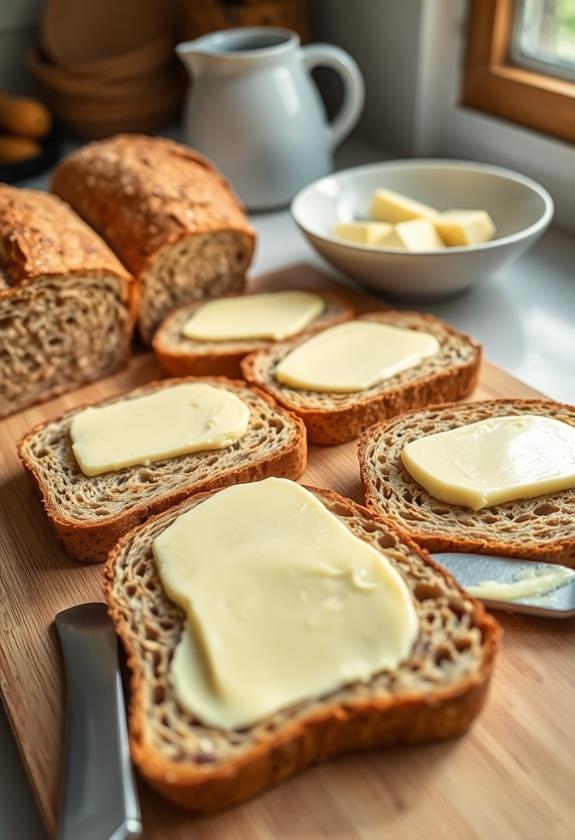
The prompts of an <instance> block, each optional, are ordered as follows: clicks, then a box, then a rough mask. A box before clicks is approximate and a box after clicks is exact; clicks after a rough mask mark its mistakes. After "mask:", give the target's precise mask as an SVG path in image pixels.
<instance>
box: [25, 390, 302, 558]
mask: <svg viewBox="0 0 575 840" xmlns="http://www.w3.org/2000/svg"><path fill="white" fill-rule="evenodd" d="M193 381H195V380H194V379H193V378H188V379H168V380H163V381H161V382H152V383H150V384H148V385H146V386H144V387H143V388H137V389H136V390H134V391H131V392H129V393H128V394H121V395H119V396H115V397H113V398H112V399H108V400H104V401H102V402H100V403H98V405H110V404H112V403H115V402H118V401H119V400H123V399H135V398H136V397H139V396H142V395H143V394H146V393H150V392H152V391H156V390H159V389H162V388H166V387H169V386H170V385H173V384H176V383H178V382H193ZM201 381H202V383H206V384H210V385H213V386H214V387H216V388H225V389H226V390H229V391H232V392H233V393H234V394H235V395H236V396H237V397H239V398H240V399H241V400H242V401H243V402H244V403H245V404H246V405H247V406H248V408H249V411H250V421H249V425H248V429H247V431H246V433H245V434H244V435H243V436H242V437H241V438H240V439H239V440H238V441H236V443H234V444H232V445H231V446H228V447H226V448H224V449H218V450H210V451H204V452H194V453H191V454H189V455H182V456H179V457H177V458H167V459H165V460H162V461H156V462H154V463H152V464H151V465H149V466H132V467H124V468H123V469H119V470H116V471H114V472H113V473H105V474H103V475H99V476H86V475H84V474H83V473H82V471H81V470H80V467H79V466H78V463H77V461H76V459H75V457H74V454H73V452H72V446H71V441H70V434H69V432H70V424H71V421H72V418H73V417H74V415H76V414H77V413H78V412H79V411H81V410H82V409H83V408H84V406H80V407H78V408H75V409H73V410H72V411H69V412H67V413H66V414H64V415H63V416H62V417H60V418H59V419H56V420H52V421H49V422H48V423H43V424H41V425H40V426H38V427H36V428H35V429H33V430H32V431H31V432H30V433H29V434H28V435H26V436H25V437H24V438H23V439H22V440H21V441H20V443H19V446H18V454H19V456H20V459H21V461H22V464H23V465H24V468H25V469H26V470H27V471H28V473H29V474H30V476H31V478H32V480H33V482H34V484H35V486H36V488H37V490H38V491H39V493H40V495H41V497H42V501H43V504H44V508H45V510H46V513H47V514H48V518H49V519H50V521H51V523H52V525H53V527H54V529H55V531H56V534H57V535H58V537H59V538H60V540H61V541H62V543H63V545H64V548H65V550H66V552H67V553H68V554H69V555H70V556H71V557H73V558H75V559H76V560H79V561H81V562H83V563H96V562H100V561H102V560H105V558H106V556H107V553H108V551H109V550H110V549H111V548H112V546H113V545H114V544H115V543H116V541H117V540H118V539H119V538H120V537H121V536H122V534H125V533H126V532H127V531H128V530H130V528H133V527H134V526H135V525H137V524H139V523H140V522H143V521H144V520H145V519H147V518H148V517H149V516H150V515H151V514H154V513H157V512H159V511H162V510H165V509H166V508H168V507H169V506H170V505H173V504H176V503H177V502H180V501H181V500H182V499H185V498H187V497H188V496H190V495H192V494H193V493H198V492H201V491H205V490H212V489H215V488H221V487H226V486H228V485H230V484H237V483H239V482H243V481H255V480H259V479H262V478H267V477H268V476H272V475H275V476H280V477H285V478H294V479H295V478H298V477H299V476H300V475H301V473H302V472H303V470H304V469H305V465H306V457H307V445H306V435H305V427H304V425H303V423H302V422H301V420H299V418H297V417H296V416H295V415H293V414H291V413H289V412H287V411H285V410H283V409H282V408H280V407H279V406H277V405H276V404H275V403H274V401H273V400H272V399H270V397H268V396H267V394H264V393H262V392H260V391H258V390H257V389H255V388H250V387H249V386H248V385H246V383H245V382H235V381H232V380H229V379H223V378H220V379H218V378H213V379H202V380H201Z"/></svg>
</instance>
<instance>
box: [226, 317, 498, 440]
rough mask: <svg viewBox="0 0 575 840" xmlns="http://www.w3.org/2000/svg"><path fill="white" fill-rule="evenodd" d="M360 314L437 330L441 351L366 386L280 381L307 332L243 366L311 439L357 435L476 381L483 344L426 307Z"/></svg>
mask: <svg viewBox="0 0 575 840" xmlns="http://www.w3.org/2000/svg"><path fill="white" fill-rule="evenodd" d="M359 320H368V321H376V322H378V323H380V324H390V325H392V326H394V327H401V328H403V329H409V330H418V331H420V332H426V333H429V334H430V335H433V336H435V338H436V339H437V341H438V342H439V345H440V349H439V352H438V353H436V354H435V355H434V356H430V357H429V358H427V359H424V361H423V362H421V364H419V365H417V366H416V367H413V368H410V369H408V370H404V371H403V372H401V373H398V374H397V375H396V376H393V377H390V378H389V379H386V380H385V381H384V382H380V383H379V384H377V385H374V386H373V387H371V388H368V389H367V390H365V391H356V392H354V393H351V394H349V393H348V394H330V393H317V392H314V391H304V390H298V389H295V388H290V387H288V386H287V385H282V384H281V383H279V382H278V381H277V380H276V378H275V376H274V370H275V368H276V366H277V365H278V364H279V362H280V361H281V360H282V359H283V358H284V356H286V355H287V354H288V353H289V352H290V351H291V350H293V348H294V347H295V346H296V345H297V344H300V343H301V342H302V341H305V337H302V338H299V339H293V340H292V341H286V342H282V343H281V344H276V345H274V346H272V347H270V348H269V349H268V350H262V351H259V352H257V353H252V354H250V355H249V356H247V357H246V358H245V359H244V361H243V362H242V370H243V373H244V376H245V378H246V379H247V380H248V382H252V383H253V384H254V385H258V386H259V387H260V388H263V389H264V390H265V391H267V392H268V393H269V394H271V395H272V396H273V397H274V399H276V400H277V401H278V402H279V403H281V405H283V406H285V408H288V409H290V410H291V411H294V412H295V413H296V414H297V415H298V416H299V417H301V418H302V420H303V421H304V423H305V425H306V427H307V433H308V439H309V441H310V443H321V444H337V443H344V442H345V441H346V440H351V439H352V438H355V437H357V436H358V435H359V434H361V432H363V431H364V429H366V428H367V427H368V426H371V425H373V424H374V423H377V422H378V421H379V420H384V419H387V418H389V417H395V416H396V415H397V414H401V413H402V412H404V411H408V410H409V409H411V408H419V407H420V406H424V405H430V404H433V403H438V402H450V401H451V400H459V399H462V398H463V397H466V396H468V395H469V394H470V393H471V392H472V391H473V389H474V388H475V386H476V384H477V378H478V376H479V365H480V362H481V346H480V345H479V344H478V343H477V342H476V341H474V340H473V339H472V338H469V337H468V336H466V335H464V334H463V333H460V332H458V331H457V330H456V329H454V328H453V327H450V326H448V325H447V324H445V323H444V322H443V321H440V320H439V319H438V318H434V317H433V315H424V314H422V313H421V312H399V311H393V310H389V311H385V312H369V313H367V314H365V315H360V316H359Z"/></svg>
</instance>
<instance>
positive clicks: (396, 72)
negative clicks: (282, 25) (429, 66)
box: [310, 0, 425, 155]
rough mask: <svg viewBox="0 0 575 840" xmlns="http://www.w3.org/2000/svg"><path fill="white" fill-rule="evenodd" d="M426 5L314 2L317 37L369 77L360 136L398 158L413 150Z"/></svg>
mask: <svg viewBox="0 0 575 840" xmlns="http://www.w3.org/2000/svg"><path fill="white" fill-rule="evenodd" d="M422 2H425V0H400V1H399V2H397V0H310V15H311V33H312V36H313V39H314V40H322V41H328V42H329V43H332V44H337V45H338V46H340V47H343V49H345V50H347V51H348V52H349V53H351V55H352V56H353V57H354V58H355V60H356V61H357V63H358V64H359V66H360V67H361V70H362V72H363V74H364V76H365V80H366V102H365V110H364V113H363V116H362V118H361V120H360V123H359V126H358V129H357V131H358V133H359V134H360V135H361V136H363V137H365V138H366V139H368V140H373V141H374V142H376V143H379V144H381V145H382V146H383V148H385V149H386V151H389V152H392V153H394V154H398V155H401V154H403V155H406V154H411V153H412V150H413V143H414V130H415V107H414V106H415V100H416V84H417V66H418V63H417V55H418V48H419V22H420V14H421V5H422Z"/></svg>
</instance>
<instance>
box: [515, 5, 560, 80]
mask: <svg viewBox="0 0 575 840" xmlns="http://www.w3.org/2000/svg"><path fill="white" fill-rule="evenodd" d="M511 60H512V61H513V63H514V64H517V65H519V66H520V67H528V68H529V69H531V70H538V71H539V72H540V73H548V74H549V75H551V76H558V77H559V78H561V79H570V80H571V81H575V0H522V2H520V3H519V5H518V8H517V12H516V15H515V26H514V32H513V40H512V42H511Z"/></svg>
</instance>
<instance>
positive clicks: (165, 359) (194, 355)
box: [152, 289, 354, 376]
mask: <svg viewBox="0 0 575 840" xmlns="http://www.w3.org/2000/svg"><path fill="white" fill-rule="evenodd" d="M314 293H315V294H318V295H320V296H321V297H322V298H323V299H324V301H325V309H324V311H323V312H322V313H321V315H320V316H319V317H318V318H316V319H315V321H313V322H312V323H311V324H309V325H308V326H307V327H306V329H305V330H303V332H304V333H305V334H306V335H311V334H312V333H314V332H318V331H319V330H323V329H326V328H327V327H333V326H334V325H335V324H339V323H341V322H342V321H347V320H348V319H350V318H353V315H354V311H353V308H352V306H351V304H349V303H348V302H347V301H346V300H345V299H344V298H343V297H340V296H339V295H337V294H334V293H333V292H327V291H323V290H321V289H319V290H314ZM201 305H202V304H201V303H190V304H188V305H187V306H183V307H181V308H180V309H177V310H176V311H175V312H172V313H171V314H170V315H168V317H167V318H165V319H164V321H163V322H162V323H161V324H160V326H159V327H158V329H157V330H156V333H155V335H154V339H153V341H152V347H153V349H154V353H155V354H156V356H157V357H158V360H159V362H160V364H161V365H162V367H163V368H164V369H165V370H166V371H167V372H168V373H169V374H171V375H172V376H190V375H194V376H205V375H206V374H213V375H223V376H241V375H242V371H241V366H240V362H241V360H242V359H243V358H244V356H247V354H248V353H253V352H255V351H256V350H265V349H266V348H267V347H271V345H273V344H274V343H275V342H273V341H271V340H266V339H241V340H238V339H236V340H233V341H198V340H195V339H192V338H187V337H186V336H185V335H183V334H182V329H183V326H184V324H185V323H186V321H187V320H188V319H189V318H191V316H192V315H193V313H194V312H195V310H196V309H197V308H198V307H199V306H201ZM300 335H301V333H300Z"/></svg>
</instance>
